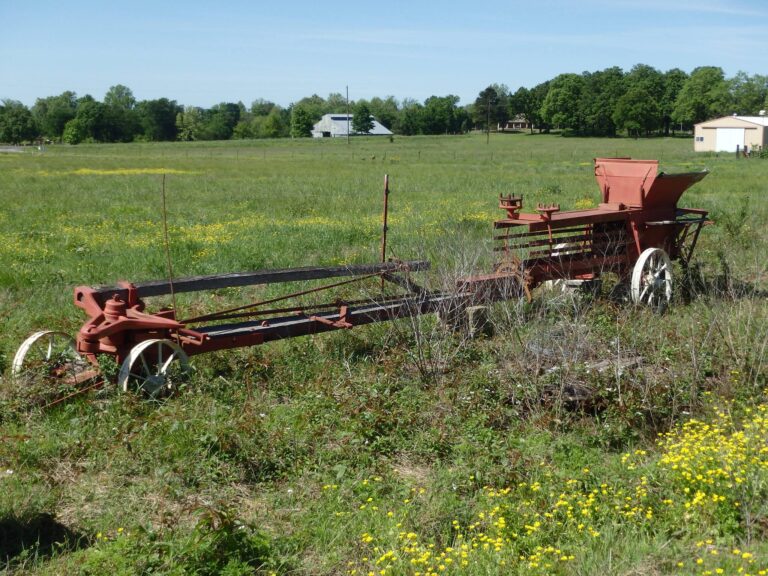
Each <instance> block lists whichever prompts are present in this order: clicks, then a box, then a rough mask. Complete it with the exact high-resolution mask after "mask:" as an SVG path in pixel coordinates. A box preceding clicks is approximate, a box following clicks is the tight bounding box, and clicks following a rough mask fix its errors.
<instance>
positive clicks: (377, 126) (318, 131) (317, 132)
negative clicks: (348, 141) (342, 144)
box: [312, 114, 392, 138]
mask: <svg viewBox="0 0 768 576" xmlns="http://www.w3.org/2000/svg"><path fill="white" fill-rule="evenodd" d="M353 116H354V114H349V115H347V114H326V115H325V116H323V117H322V118H321V119H320V122H318V123H317V124H315V125H314V126H313V127H312V137H313V138H340V137H346V135H347V126H349V131H350V136H355V135H357V134H358V132H354V131H353V130H352V118H353ZM364 135H365V136H391V135H392V132H391V131H389V130H388V129H387V128H386V127H385V126H384V125H383V124H381V123H380V122H379V121H378V120H376V119H375V118H374V119H373V128H371V131H370V132H368V133H367V134H364Z"/></svg>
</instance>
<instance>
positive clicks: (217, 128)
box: [195, 102, 242, 140]
mask: <svg viewBox="0 0 768 576" xmlns="http://www.w3.org/2000/svg"><path fill="white" fill-rule="evenodd" d="M241 112H242V109H241V108H240V106H239V105H238V104H233V103H231V102H222V103H221V104H217V105H216V106H214V107H213V108H211V109H210V110H206V111H205V112H204V113H203V121H202V125H201V126H200V127H199V130H198V134H197V136H196V138H195V139H196V140H229V139H230V138H231V137H232V134H233V132H234V129H235V126H237V123H238V121H239V120H240V114H241Z"/></svg>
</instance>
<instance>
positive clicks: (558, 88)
mask: <svg viewBox="0 0 768 576" xmlns="http://www.w3.org/2000/svg"><path fill="white" fill-rule="evenodd" d="M583 89H584V79H583V78H582V77H581V76H579V75H577V74H561V75H560V76H558V77H556V78H555V79H554V80H552V82H551V83H550V86H549V91H548V92H547V96H546V97H545V98H544V102H543V103H542V105H541V110H540V114H541V117H542V119H543V120H544V122H546V123H547V124H550V125H551V126H554V127H558V128H565V129H568V130H572V131H573V132H575V133H577V134H578V133H579V132H580V130H581V128H582V126H583V124H584V119H583V114H582V112H583V111H582V110H581V109H580V108H579V102H580V101H581V94H582V91H583Z"/></svg>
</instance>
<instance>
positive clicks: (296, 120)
mask: <svg viewBox="0 0 768 576" xmlns="http://www.w3.org/2000/svg"><path fill="white" fill-rule="evenodd" d="M314 124H315V121H314V119H313V117H312V113H311V112H309V111H308V110H307V109H306V108H304V106H300V105H296V106H294V107H293V109H292V110H291V137H292V138H306V137H307V136H311V135H312V126H314Z"/></svg>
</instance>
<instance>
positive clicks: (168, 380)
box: [117, 340, 190, 398]
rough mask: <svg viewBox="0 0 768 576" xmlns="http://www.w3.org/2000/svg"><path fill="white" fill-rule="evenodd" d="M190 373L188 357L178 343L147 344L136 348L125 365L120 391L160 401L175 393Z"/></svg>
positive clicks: (118, 377)
mask: <svg viewBox="0 0 768 576" xmlns="http://www.w3.org/2000/svg"><path fill="white" fill-rule="evenodd" d="M189 372H190V366H189V357H188V356H187V354H186V352H184V350H182V348H181V346H179V345H178V344H177V343H176V342H173V341H172V340H146V341H144V342H141V343H140V344H137V345H136V346H134V347H133V349H132V350H131V352H130V354H128V357H127V358H126V359H125V361H123V364H122V366H121V367H120V373H119V374H118V376H117V387H118V389H119V390H122V391H123V392H127V391H128V390H136V391H140V392H143V393H144V394H146V395H147V396H149V397H151V398H160V397H162V396H165V395H167V394H169V393H170V392H172V391H173V390H174V388H175V387H176V385H177V384H178V383H179V382H180V381H181V380H183V379H184V378H185V377H186V376H187V375H188V374H189Z"/></svg>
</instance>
